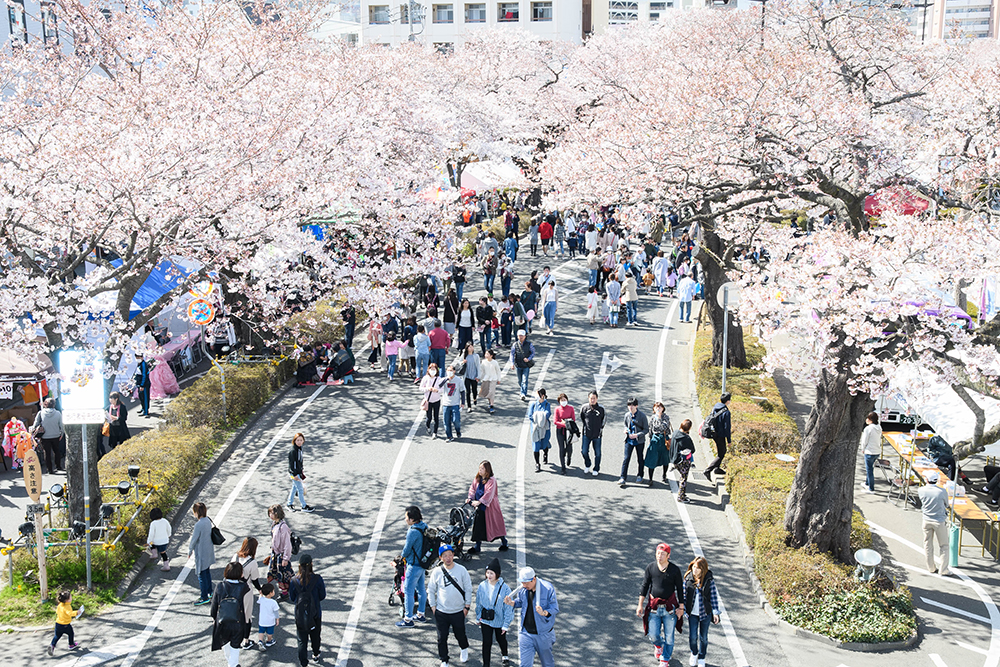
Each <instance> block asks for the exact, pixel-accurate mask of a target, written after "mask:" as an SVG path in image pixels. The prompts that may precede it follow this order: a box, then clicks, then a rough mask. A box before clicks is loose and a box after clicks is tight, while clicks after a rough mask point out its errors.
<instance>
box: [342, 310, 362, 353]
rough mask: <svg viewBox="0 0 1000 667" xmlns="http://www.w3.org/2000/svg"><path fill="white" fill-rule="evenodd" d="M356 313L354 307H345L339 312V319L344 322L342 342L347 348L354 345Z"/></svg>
mask: <svg viewBox="0 0 1000 667" xmlns="http://www.w3.org/2000/svg"><path fill="white" fill-rule="evenodd" d="M357 317H358V315H357V311H356V310H355V309H354V306H350V305H349V306H346V307H345V308H344V309H343V310H341V311H340V319H342V320H343V321H344V342H345V343H347V347H352V346H353V345H354V329H355V327H356V326H357Z"/></svg>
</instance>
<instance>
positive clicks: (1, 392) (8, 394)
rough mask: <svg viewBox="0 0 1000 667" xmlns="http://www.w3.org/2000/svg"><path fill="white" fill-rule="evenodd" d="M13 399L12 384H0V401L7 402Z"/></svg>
mask: <svg viewBox="0 0 1000 667" xmlns="http://www.w3.org/2000/svg"><path fill="white" fill-rule="evenodd" d="M12 398H14V383H13V382H0V401H9V400H11V399H12Z"/></svg>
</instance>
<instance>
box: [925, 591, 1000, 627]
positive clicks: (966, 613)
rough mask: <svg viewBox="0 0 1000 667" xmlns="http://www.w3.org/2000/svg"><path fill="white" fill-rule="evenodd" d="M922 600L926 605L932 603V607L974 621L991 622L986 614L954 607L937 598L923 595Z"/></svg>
mask: <svg viewBox="0 0 1000 667" xmlns="http://www.w3.org/2000/svg"><path fill="white" fill-rule="evenodd" d="M920 601H921V602H923V603H924V604H926V605H930V606H931V607H937V608H938V609H941V610H943V611H946V612H948V613H949V614H955V615H956V616H964V617H966V618H969V619H972V620H973V621H979V622H980V623H984V624H986V625H989V624H990V619H988V618H986V617H985V616H980V615H979V614H973V613H972V612H971V611H965V610H964V609H959V608H958V607H952V606H951V605H949V604H944V603H941V602H938V601H937V600H931V599H930V598H923V597H922V598H920Z"/></svg>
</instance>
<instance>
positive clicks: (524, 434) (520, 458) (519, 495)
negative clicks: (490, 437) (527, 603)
mask: <svg viewBox="0 0 1000 667" xmlns="http://www.w3.org/2000/svg"><path fill="white" fill-rule="evenodd" d="M555 353H556V351H555V350H549V353H548V354H547V355H546V356H545V363H543V364H542V370H540V371H539V372H538V377H537V378H536V379H535V391H538V390H539V389H540V388H541V387H542V382H544V381H545V374H546V373H547V372H548V370H549V363H550V362H551V361H552V357H553V356H554V355H555ZM530 409H531V405H528V407H527V408H525V410H524V422H523V423H522V424H521V438H520V439H519V440H518V441H517V468H516V471H517V472H516V480H517V481H516V486H517V491H516V499H515V502H516V503H517V507H516V509H515V514H514V516H515V519H514V530H515V531H516V533H517V536H516V539H515V540H514V549H515V550H516V551H517V554H516V555H517V569H518V570H520V569H521V568H522V567H524V566H525V565H526V564H527V555H526V554H525V549H526V548H527V547H526V546H525V545H526V543H527V540H526V535H525V533H524V531H525V528H524V523H525V522H524V457H525V455H526V454H527V450H528V437H529V436H530V434H531V419H530V418H529V417H528V410H530Z"/></svg>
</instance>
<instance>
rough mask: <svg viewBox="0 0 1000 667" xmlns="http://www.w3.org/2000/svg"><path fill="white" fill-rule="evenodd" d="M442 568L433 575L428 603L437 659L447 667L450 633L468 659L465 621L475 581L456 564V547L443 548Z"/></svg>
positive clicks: (464, 657)
mask: <svg viewBox="0 0 1000 667" xmlns="http://www.w3.org/2000/svg"><path fill="white" fill-rule="evenodd" d="M438 556H439V557H440V558H441V565H440V567H435V568H434V570H433V571H432V572H431V577H430V583H429V584H428V585H427V599H428V600H429V601H430V605H431V613H433V614H434V622H435V624H437V639H438V657H439V658H441V667H448V631H449V630H451V631H452V632H454V633H455V639H457V640H458V647H459V648H460V649H462V654H461V658H460V659H461V661H462V662H466V661H468V659H469V638H468V636H466V634H465V618H466V616H468V615H469V609H471V608H472V578H471V577H470V576H469V571H468V570H466V569H465V567H464V566H462V565H459V564H458V563H456V562H455V547H453V546H451V545H450V544H442V545H441V546H440V547H439V548H438Z"/></svg>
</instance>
